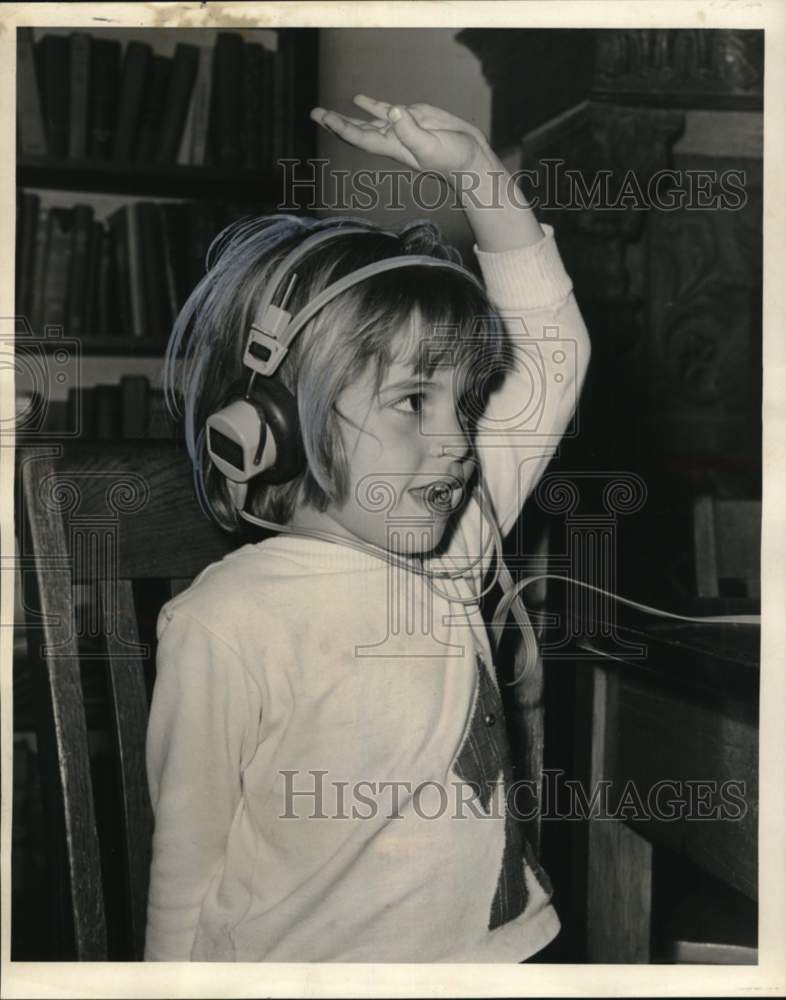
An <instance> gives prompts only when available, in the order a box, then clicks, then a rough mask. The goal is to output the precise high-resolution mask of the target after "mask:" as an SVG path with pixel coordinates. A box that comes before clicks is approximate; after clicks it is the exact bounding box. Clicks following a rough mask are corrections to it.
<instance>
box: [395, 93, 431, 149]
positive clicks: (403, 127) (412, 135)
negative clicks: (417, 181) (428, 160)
mask: <svg viewBox="0 0 786 1000" xmlns="http://www.w3.org/2000/svg"><path fill="white" fill-rule="evenodd" d="M388 119H389V120H390V121H391V122H392V124H393V131H394V132H395V134H396V135H397V136H398V138H399V139H400V140H401V142H402V144H403V145H404V146H405V147H406V148H407V149H408V150H410V152H411V153H412V154H413V155H414V156H415V158H416V159H420V158H421V157H423V156H428V154H429V152H430V151H431V150H433V148H434V136H433V135H432V134H431V133H430V132H427V131H426V130H425V129H424V128H422V127H421V126H420V125H419V124H418V123H417V121H416V120H415V118H414V116H413V115H412V114H411V112H410V111H409V110H408V109H407V108H405V107H402V106H401V105H398V104H395V105H393V107H392V108H391V109H390V111H389V112H388Z"/></svg>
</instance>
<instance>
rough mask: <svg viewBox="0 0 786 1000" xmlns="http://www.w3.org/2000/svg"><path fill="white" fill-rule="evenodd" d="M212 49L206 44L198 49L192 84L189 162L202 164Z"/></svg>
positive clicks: (206, 129)
mask: <svg viewBox="0 0 786 1000" xmlns="http://www.w3.org/2000/svg"><path fill="white" fill-rule="evenodd" d="M212 63H213V50H212V49H210V48H208V47H207V46H205V47H203V48H201V49H200V50H199V64H198V67H197V78H196V82H195V84H194V99H193V102H192V105H193V123H192V139H191V155H190V159H189V162H190V163H193V164H196V165H197V166H204V164H205V160H206V156H207V140H208V127H209V124H210V103H211V102H210V94H211V90H212V82H213V72H212Z"/></svg>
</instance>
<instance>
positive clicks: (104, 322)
mask: <svg viewBox="0 0 786 1000" xmlns="http://www.w3.org/2000/svg"><path fill="white" fill-rule="evenodd" d="M126 278H127V276H126ZM118 285H119V281H118V275H117V271H116V269H115V256H114V234H113V232H112V230H111V229H110V228H107V229H105V230H104V232H103V235H102V239H101V256H100V259H99V261H98V296H97V302H96V310H97V312H98V318H97V320H96V325H97V328H98V333H101V334H110V335H112V336H117V335H118V334H120V335H122V334H126V333H128V332H129V329H130V326H129V320H128V319H127V316H123V315H121V311H120V306H119V293H118ZM126 294H128V288H127V287H126ZM127 308H129V309H130V305H128V306H127Z"/></svg>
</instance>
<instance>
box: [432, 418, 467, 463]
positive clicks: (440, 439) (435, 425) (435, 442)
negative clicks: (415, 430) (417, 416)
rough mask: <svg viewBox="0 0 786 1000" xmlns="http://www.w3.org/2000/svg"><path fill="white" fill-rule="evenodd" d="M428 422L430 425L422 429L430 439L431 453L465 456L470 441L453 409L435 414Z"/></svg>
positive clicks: (438, 455) (439, 455) (457, 456)
mask: <svg viewBox="0 0 786 1000" xmlns="http://www.w3.org/2000/svg"><path fill="white" fill-rule="evenodd" d="M430 424H431V426H427V427H426V428H424V429H425V431H426V434H427V435H428V437H429V439H430V441H431V445H432V453H433V454H434V455H435V456H437V457H441V456H443V455H448V454H449V455H453V456H454V457H456V458H466V456H467V455H468V453H469V449H470V442H469V438H468V436H467V432H466V429H465V428H464V426H463V424H462V422H461V420H460V418H459V415H458V414H457V413H456V412H455V410H451V411H450V412H447V411H446V412H445V413H442V414H439V415H435V417H434V419H433V420H432V421H431V422H430Z"/></svg>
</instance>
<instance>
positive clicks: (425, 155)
mask: <svg viewBox="0 0 786 1000" xmlns="http://www.w3.org/2000/svg"><path fill="white" fill-rule="evenodd" d="M354 103H355V104H357V105H358V107H360V108H363V110H364V111H367V112H368V113H369V114H370V115H372V116H373V117H372V118H371V120H368V121H366V120H364V119H362V118H350V117H348V116H347V115H342V114H339V112H337V111H328V110H326V109H325V108H314V109H313V110H312V112H311V118H312V119H313V121H315V122H317V124H318V125H321V126H322V127H323V128H325V129H327V130H328V131H330V132H333V133H335V134H336V135H337V136H338V137H339V138H340V139H343V140H344V141H345V142H348V143H349V144H350V145H352V146H357V148H358V149H362V150H364V151H365V152H367V153H376V154H377V155H379V156H389V157H391V158H392V159H394V160H398V162H399V163H403V164H404V165H405V166H407V167H411V168H412V169H413V170H434V171H436V172H438V173H440V174H442V175H443V176H444V177H445V179H446V180H448V181H450V180H451V177H450V175H451V174H452V173H453V172H455V171H462V170H468V169H470V168H471V167H472V166H473V165H474V164H475V163H476V162H477V159H478V154H481V153H483V152H485V151H487V150H488V143H487V141H486V137H485V136H484V135H483V133H482V132H481V131H480V129H478V128H476V127H475V126H474V125H470V124H469V122H465V121H464V120H463V119H462V118H458V117H457V116H456V115H452V114H451V113H450V112H449V111H443V110H442V109H441V108H435V107H433V106H432V105H431V104H410V105H402V104H388V103H387V101H377V100H374V99H373V98H371V97H365V96H364V95H363V94H358V95H357V96H356V97H355V98H354Z"/></svg>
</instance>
